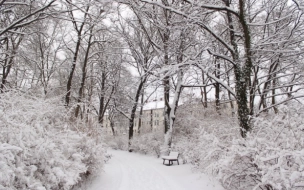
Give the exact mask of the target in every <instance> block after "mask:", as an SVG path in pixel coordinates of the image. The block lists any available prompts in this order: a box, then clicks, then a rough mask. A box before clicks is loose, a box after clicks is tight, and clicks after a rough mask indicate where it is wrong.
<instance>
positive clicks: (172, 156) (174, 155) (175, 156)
mask: <svg viewBox="0 0 304 190" xmlns="http://www.w3.org/2000/svg"><path fill="white" fill-rule="evenodd" d="M178 156H179V153H178V152H170V154H169V156H163V157H162V159H163V160H164V161H163V164H165V161H166V160H168V161H169V166H170V165H171V164H173V162H174V161H177V164H178V165H179V162H178Z"/></svg>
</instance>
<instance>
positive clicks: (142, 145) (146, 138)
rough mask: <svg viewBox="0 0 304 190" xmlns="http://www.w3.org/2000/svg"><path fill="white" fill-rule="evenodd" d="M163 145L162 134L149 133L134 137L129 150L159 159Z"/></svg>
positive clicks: (158, 132)
mask: <svg viewBox="0 0 304 190" xmlns="http://www.w3.org/2000/svg"><path fill="white" fill-rule="evenodd" d="M163 144H164V136H163V133H162V132H160V131H157V132H150V133H145V134H142V135H137V136H134V137H133V139H132V142H131V149H132V151H134V152H140V153H143V154H151V155H156V156H157V157H160V155H161V147H162V146H163Z"/></svg>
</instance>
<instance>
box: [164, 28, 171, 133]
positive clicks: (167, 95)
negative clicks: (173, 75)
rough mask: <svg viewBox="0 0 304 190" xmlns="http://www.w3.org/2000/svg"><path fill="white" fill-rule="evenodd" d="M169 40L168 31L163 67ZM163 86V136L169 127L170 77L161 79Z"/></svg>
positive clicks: (167, 63) (166, 61) (166, 58)
mask: <svg viewBox="0 0 304 190" xmlns="http://www.w3.org/2000/svg"><path fill="white" fill-rule="evenodd" d="M169 38H170V31H166V32H165V33H164V39H163V42H164V53H165V54H164V65H169V52H168V50H169V46H168V43H169ZM163 85H164V103H165V105H164V108H165V117H164V119H165V134H166V133H167V132H168V130H169V127H170V111H171V107H170V77H169V76H165V77H164V79H163Z"/></svg>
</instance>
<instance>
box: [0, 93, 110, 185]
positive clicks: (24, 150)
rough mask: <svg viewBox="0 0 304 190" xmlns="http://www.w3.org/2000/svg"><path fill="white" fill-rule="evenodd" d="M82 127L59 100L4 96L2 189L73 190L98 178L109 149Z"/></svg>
mask: <svg viewBox="0 0 304 190" xmlns="http://www.w3.org/2000/svg"><path fill="white" fill-rule="evenodd" d="M80 126H82V127H83V126H84V124H83V123H82V124H80V123H78V124H77V123H76V121H71V120H69V114H67V113H66V109H65V108H64V106H63V105H61V103H60V100H59V98H55V99H43V98H41V97H34V96H30V95H28V94H25V93H21V92H8V93H3V94H1V96H0V131H1V133H0V189H37V190H38V189H39V190H43V189H70V188H72V187H73V186H74V185H76V184H78V183H79V182H81V180H83V179H84V177H86V176H88V175H89V174H93V175H94V174H96V172H97V171H99V170H100V167H102V166H103V163H104V154H105V151H104V148H103V145H102V144H101V143H100V142H99V141H100V139H97V138H96V137H94V136H92V134H91V135H90V136H89V135H88V134H87V133H85V132H83V131H84V130H83V129H82V128H81V127H80ZM83 128H84V127H83Z"/></svg>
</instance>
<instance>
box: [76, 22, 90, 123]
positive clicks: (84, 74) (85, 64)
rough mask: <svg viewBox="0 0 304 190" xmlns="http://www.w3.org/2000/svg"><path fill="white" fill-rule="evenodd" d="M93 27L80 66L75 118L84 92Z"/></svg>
mask: <svg viewBox="0 0 304 190" xmlns="http://www.w3.org/2000/svg"><path fill="white" fill-rule="evenodd" d="M92 33H93V27H92V28H91V30H90V36H89V41H88V46H87V49H86V54H85V57H84V62H83V66H82V78H81V83H80V88H79V92H78V98H77V107H76V110H75V117H78V113H79V110H80V103H81V101H82V96H83V91H84V86H85V80H86V78H87V64H88V59H89V52H90V48H91V45H92V42H91V41H92V37H93V34H92Z"/></svg>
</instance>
